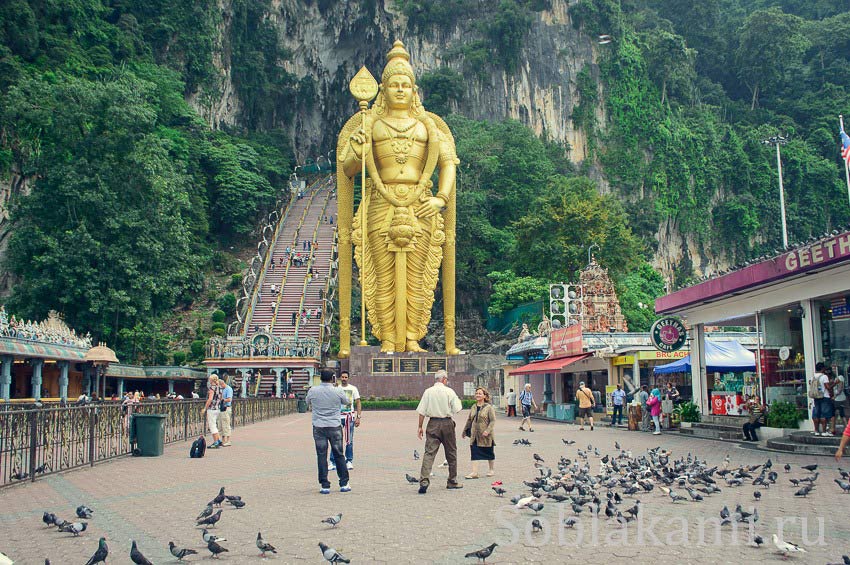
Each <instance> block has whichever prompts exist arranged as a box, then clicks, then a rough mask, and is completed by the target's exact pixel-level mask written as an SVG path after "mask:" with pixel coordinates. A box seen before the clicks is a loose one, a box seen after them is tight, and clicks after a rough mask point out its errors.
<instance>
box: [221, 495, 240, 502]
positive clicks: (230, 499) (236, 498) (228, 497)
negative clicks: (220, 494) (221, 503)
mask: <svg viewBox="0 0 850 565" xmlns="http://www.w3.org/2000/svg"><path fill="white" fill-rule="evenodd" d="M224 498H226V499H227V501H228V502H230V501H232V500H242V497H241V496H236V495H231V494H225V495H224Z"/></svg>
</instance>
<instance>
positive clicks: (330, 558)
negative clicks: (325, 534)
mask: <svg viewBox="0 0 850 565" xmlns="http://www.w3.org/2000/svg"><path fill="white" fill-rule="evenodd" d="M319 549H321V550H322V557H324V558H325V561H327V562H328V563H351V559H346V558H345V557H344V556H343V555H342V554H341V553H340V552H338V551H337V550H335V549H334V548H332V547H328V546H327V545H325V544H324V543H322V542H319Z"/></svg>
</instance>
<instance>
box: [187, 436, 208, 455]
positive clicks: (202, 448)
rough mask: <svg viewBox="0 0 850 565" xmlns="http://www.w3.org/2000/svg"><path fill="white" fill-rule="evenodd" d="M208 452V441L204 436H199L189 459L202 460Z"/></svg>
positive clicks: (193, 444) (193, 443)
mask: <svg viewBox="0 0 850 565" xmlns="http://www.w3.org/2000/svg"><path fill="white" fill-rule="evenodd" d="M206 451H207V440H206V439H204V436H199V437H198V439H196V440H195V441H193V442H192V448H191V449H190V450H189V457H191V458H192V459H200V458H201V457H203V456H204V453H206Z"/></svg>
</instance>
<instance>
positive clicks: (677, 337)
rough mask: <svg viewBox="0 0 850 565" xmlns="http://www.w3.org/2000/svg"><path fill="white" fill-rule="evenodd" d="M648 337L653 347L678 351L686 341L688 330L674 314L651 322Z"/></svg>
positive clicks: (666, 350)
mask: <svg viewBox="0 0 850 565" xmlns="http://www.w3.org/2000/svg"><path fill="white" fill-rule="evenodd" d="M649 338H650V340H651V341H652V345H653V346H655V349H657V350H659V351H664V352H672V351H678V350H680V349H682V346H684V345H685V343H686V342H687V341H688V331H687V330H686V329H685V324H684V323H682V320H680V319H679V318H676V317H675V316H667V317H664V318H660V319H658V320H656V321H655V323H654V324H652V328H651V329H650V330H649Z"/></svg>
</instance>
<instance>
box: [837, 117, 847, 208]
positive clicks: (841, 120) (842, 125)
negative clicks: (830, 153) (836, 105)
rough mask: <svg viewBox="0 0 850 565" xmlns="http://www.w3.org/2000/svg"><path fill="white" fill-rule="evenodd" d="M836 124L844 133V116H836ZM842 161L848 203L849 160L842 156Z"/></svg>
mask: <svg viewBox="0 0 850 565" xmlns="http://www.w3.org/2000/svg"><path fill="white" fill-rule="evenodd" d="M838 123H839V124H841V131H844V116H843V115H841V114H838ZM841 160H842V161H844V179H845V180H846V181H847V200H848V201H850V159H844V156H843V155H842V159H841Z"/></svg>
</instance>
